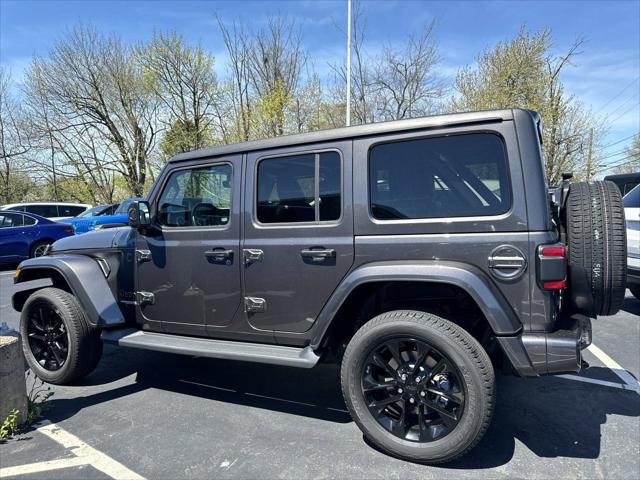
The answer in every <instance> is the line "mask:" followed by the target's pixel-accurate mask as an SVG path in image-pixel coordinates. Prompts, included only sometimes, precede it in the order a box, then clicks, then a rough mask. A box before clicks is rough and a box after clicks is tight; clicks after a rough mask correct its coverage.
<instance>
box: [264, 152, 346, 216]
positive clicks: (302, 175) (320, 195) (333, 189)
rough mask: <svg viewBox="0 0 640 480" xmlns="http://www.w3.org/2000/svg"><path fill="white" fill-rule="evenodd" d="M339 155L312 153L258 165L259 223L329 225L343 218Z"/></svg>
mask: <svg viewBox="0 0 640 480" xmlns="http://www.w3.org/2000/svg"><path fill="white" fill-rule="evenodd" d="M341 172H342V166H341V161H340V155H339V154H338V153H337V152H321V153H309V154H305V155H291V156H287V157H278V158H267V159H264V160H261V161H260V163H259V164H258V192H257V206H256V207H257V208H256V212H257V218H258V221H259V222H260V223H304V222H307V223H308V222H327V221H335V220H338V219H339V218H340V212H341V205H342V202H341Z"/></svg>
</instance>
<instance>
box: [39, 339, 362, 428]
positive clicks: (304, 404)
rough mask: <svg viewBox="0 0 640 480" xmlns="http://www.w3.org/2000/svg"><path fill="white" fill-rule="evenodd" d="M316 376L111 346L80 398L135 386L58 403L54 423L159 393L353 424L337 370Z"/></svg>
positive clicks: (317, 370)
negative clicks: (90, 391) (90, 389)
mask: <svg viewBox="0 0 640 480" xmlns="http://www.w3.org/2000/svg"><path fill="white" fill-rule="evenodd" d="M313 370H314V371H313V372H310V371H308V370H306V369H300V368H293V367H279V366H273V365H266V364H258V363H248V362H239V361H232V360H218V359H211V358H196V357H187V356H182V355H172V354H166V353H160V352H150V351H144V350H133V349H122V348H120V349H119V348H113V347H109V346H105V352H104V356H103V358H102V361H101V363H100V365H99V366H98V369H97V370H96V371H95V372H94V373H92V374H91V375H89V376H88V377H86V378H85V379H84V380H83V381H81V382H80V383H77V384H76V386H77V387H81V388H78V393H79V394H80V395H82V393H81V392H82V390H83V388H82V387H87V386H91V385H103V384H106V383H110V382H114V381H116V380H119V379H122V378H124V377H127V376H129V375H132V374H135V382H134V383H132V384H129V385H125V386H122V387H117V388H114V389H112V390H107V391H102V392H100V393H97V394H94V395H88V396H85V397H78V398H75V399H72V400H66V399H65V400H55V401H53V402H52V406H53V407H54V408H53V409H52V411H51V415H50V418H51V420H52V421H57V420H58V419H64V418H67V417H68V416H70V415H73V414H74V413H75V412H76V411H78V410H80V409H82V408H85V407H88V406H91V405H96V404H99V403H103V402H107V401H109V400H112V399H115V398H119V397H123V396H126V395H131V394H133V393H136V392H139V391H143V390H146V389H149V388H156V389H162V390H167V391H172V392H175V393H179V394H182V395H189V396H197V397H201V398H207V399H210V400H215V401H219V402H227V403H233V404H238V405H245V406H250V407H256V408H263V409H267V410H273V411H279V412H283V413H288V414H293V415H301V416H305V417H311V418H317V419H319V420H325V421H330V422H338V423H348V422H350V421H351V417H350V416H349V413H348V412H347V410H346V407H345V405H344V401H343V400H342V393H341V392H340V378H339V369H338V368H337V366H335V365H329V364H320V365H317V366H316V367H314V369H313ZM76 386H74V387H70V388H76ZM52 400H53V399H52ZM54 417H55V418H54Z"/></svg>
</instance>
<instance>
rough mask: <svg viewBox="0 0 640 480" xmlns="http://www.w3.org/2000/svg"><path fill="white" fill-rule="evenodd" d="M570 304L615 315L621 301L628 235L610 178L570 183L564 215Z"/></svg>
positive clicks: (588, 312) (576, 308) (581, 310)
mask: <svg viewBox="0 0 640 480" xmlns="http://www.w3.org/2000/svg"><path fill="white" fill-rule="evenodd" d="M564 220H565V221H564V223H565V227H566V233H567V244H568V247H569V252H568V289H567V292H566V295H565V299H564V301H565V302H566V304H567V305H568V307H569V309H570V310H571V311H573V312H576V313H582V314H584V315H588V316H590V317H595V316H597V315H613V314H615V313H616V312H617V311H618V310H619V309H620V307H621V306H622V302H623V300H624V292H625V288H626V274H627V239H626V233H625V221H624V207H623V204H622V197H621V195H620V190H618V187H616V185H615V184H614V183H613V182H607V181H604V182H602V181H597V182H578V183H573V184H571V185H570V187H569V194H568V198H567V202H566V206H565V219H564Z"/></svg>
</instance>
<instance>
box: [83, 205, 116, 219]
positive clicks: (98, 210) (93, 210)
mask: <svg viewBox="0 0 640 480" xmlns="http://www.w3.org/2000/svg"><path fill="white" fill-rule="evenodd" d="M108 207H109V205H98V206H97V207H93V208H90V209H89V210H85V211H84V212H82V213H81V214H80V215H77V216H76V218H87V217H95V216H97V215H100V214H101V213H102V212H104V211H105V210H106V209H107V208H108Z"/></svg>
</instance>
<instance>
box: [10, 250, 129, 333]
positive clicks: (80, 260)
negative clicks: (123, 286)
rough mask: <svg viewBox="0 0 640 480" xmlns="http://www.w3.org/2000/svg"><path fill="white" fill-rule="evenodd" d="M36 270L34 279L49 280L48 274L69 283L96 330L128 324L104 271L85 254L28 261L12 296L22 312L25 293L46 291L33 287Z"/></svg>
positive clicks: (38, 286)
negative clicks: (59, 277)
mask: <svg viewBox="0 0 640 480" xmlns="http://www.w3.org/2000/svg"><path fill="white" fill-rule="evenodd" d="M34 270H37V275H35V278H38V279H39V278H47V277H48V275H47V271H49V272H50V271H53V272H56V273H57V274H59V275H60V276H62V277H63V278H64V280H65V281H66V282H67V284H68V286H69V288H70V289H71V293H72V294H73V295H74V296H75V297H76V298H77V299H78V302H80V305H81V306H82V308H83V310H84V311H85V313H86V314H87V319H88V320H89V323H91V324H92V325H93V326H94V327H98V328H103V327H114V326H118V325H124V324H125V318H124V316H123V315H122V311H121V310H120V307H119V306H118V303H117V302H116V299H115V298H114V296H113V293H112V292H111V289H110V288H109V285H108V283H107V279H106V278H105V276H104V273H103V272H102V269H101V268H100V266H99V265H98V263H97V262H96V260H94V259H93V258H91V257H88V256H85V255H56V256H48V255H47V256H43V257H36V258H31V259H29V260H25V261H24V262H22V263H21V264H20V265H19V266H18V274H17V276H16V277H15V279H14V282H15V284H16V292H15V293H14V294H13V296H12V305H13V308H14V309H15V310H17V311H21V310H22V304H23V303H24V300H25V293H26V294H27V295H30V294H31V293H32V292H34V291H36V290H39V289H40V288H44V287H45V286H47V285H34V283H36V282H35V281H30V280H31V278H33V275H29V273H30V272H32V273H36V272H33V271H34Z"/></svg>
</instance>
